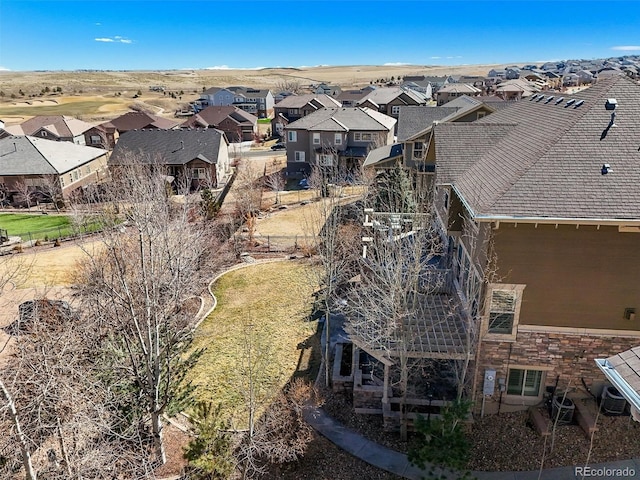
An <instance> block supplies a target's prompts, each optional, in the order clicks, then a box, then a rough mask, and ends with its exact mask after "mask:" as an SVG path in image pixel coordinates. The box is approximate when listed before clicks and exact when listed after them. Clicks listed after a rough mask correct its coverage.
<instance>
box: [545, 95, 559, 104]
mask: <svg viewBox="0 0 640 480" xmlns="http://www.w3.org/2000/svg"><path fill="white" fill-rule="evenodd" d="M554 98H556V97H554V96H553V95H550V96H548V97H547V99H546V100H545V101H544V103H549V102H550V101H551V100H553V99H554Z"/></svg>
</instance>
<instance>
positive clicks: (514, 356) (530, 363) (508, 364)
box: [474, 326, 640, 414]
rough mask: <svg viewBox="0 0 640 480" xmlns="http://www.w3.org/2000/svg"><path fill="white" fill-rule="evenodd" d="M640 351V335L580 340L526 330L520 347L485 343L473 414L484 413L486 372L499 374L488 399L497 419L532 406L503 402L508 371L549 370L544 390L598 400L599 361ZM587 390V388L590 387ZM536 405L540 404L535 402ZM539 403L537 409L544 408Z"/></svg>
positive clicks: (518, 339) (522, 329)
mask: <svg viewBox="0 0 640 480" xmlns="http://www.w3.org/2000/svg"><path fill="white" fill-rule="evenodd" d="M638 345H640V335H639V336H638V337H632V336H626V337H625V336H619V337H617V336H605V335H579V334H573V333H564V332H548V333H547V332H538V331H530V330H529V331H528V330H527V329H526V327H525V326H521V327H520V329H519V330H518V334H517V337H516V341H515V342H499V341H498V342H496V341H487V340H485V341H483V342H482V344H481V345H480V353H479V356H478V365H479V368H478V370H477V378H476V382H475V402H474V412H475V413H479V412H480V411H481V409H482V400H483V395H482V388H483V378H484V371H485V369H495V370H496V389H495V392H494V394H493V395H491V396H488V397H486V398H485V399H484V403H485V405H484V413H487V414H490V413H496V412H497V411H498V408H500V411H501V412H507V411H515V410H523V409H526V408H527V407H528V406H529V405H530V404H526V405H525V404H524V403H520V404H518V403H517V402H514V401H513V398H511V400H510V401H507V400H505V397H506V392H503V394H502V399H501V395H500V391H499V380H500V379H504V382H505V384H506V380H507V370H508V369H509V368H527V367H531V369H534V370H536V369H537V370H544V371H545V377H544V384H545V387H547V389H552V388H556V387H557V389H558V390H559V391H564V390H567V391H569V392H570V393H571V395H572V396H573V397H577V398H580V397H589V396H591V395H596V396H597V395H599V394H600V391H601V390H602V387H603V385H604V384H605V383H606V380H605V377H604V375H603V374H602V372H601V371H600V369H599V368H598V367H597V366H596V363H595V361H594V359H596V358H608V357H610V356H612V355H615V354H616V353H620V352H623V351H625V350H628V349H630V348H632V347H636V346H638ZM585 385H586V387H585ZM533 400H535V398H533ZM543 401H544V399H540V401H539V402H538V403H542V402H543Z"/></svg>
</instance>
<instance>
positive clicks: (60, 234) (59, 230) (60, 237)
mask: <svg viewBox="0 0 640 480" xmlns="http://www.w3.org/2000/svg"><path fill="white" fill-rule="evenodd" d="M58 238H59V239H60V240H62V229H61V228H60V227H58Z"/></svg>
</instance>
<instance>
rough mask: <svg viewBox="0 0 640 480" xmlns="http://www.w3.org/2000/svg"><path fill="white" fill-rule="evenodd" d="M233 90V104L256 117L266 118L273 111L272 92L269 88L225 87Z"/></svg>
mask: <svg viewBox="0 0 640 480" xmlns="http://www.w3.org/2000/svg"><path fill="white" fill-rule="evenodd" d="M227 90H230V91H231V92H233V105H234V106H236V107H238V108H241V109H242V110H244V111H245V112H248V113H251V114H252V115H255V116H256V117H258V118H267V117H268V116H269V115H270V114H271V113H272V112H273V105H274V100H273V94H272V93H271V90H269V89H257V88H250V87H227Z"/></svg>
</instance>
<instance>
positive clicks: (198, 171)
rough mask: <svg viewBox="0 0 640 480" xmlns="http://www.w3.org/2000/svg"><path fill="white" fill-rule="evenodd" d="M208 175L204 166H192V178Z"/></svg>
mask: <svg viewBox="0 0 640 480" xmlns="http://www.w3.org/2000/svg"><path fill="white" fill-rule="evenodd" d="M205 177H206V173H205V169H204V168H192V169H191V178H194V179H203V178H205Z"/></svg>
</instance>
